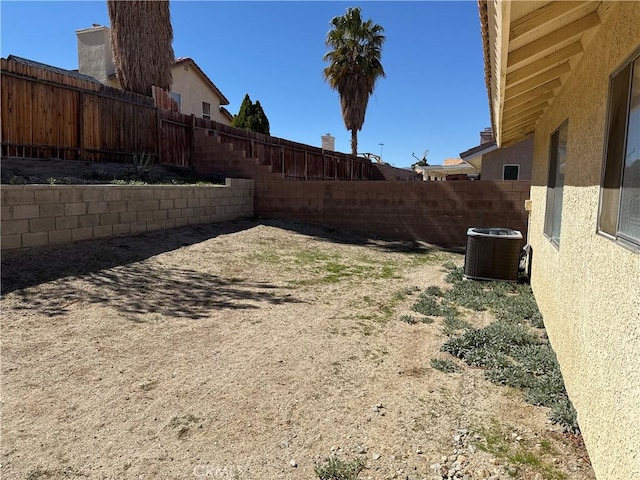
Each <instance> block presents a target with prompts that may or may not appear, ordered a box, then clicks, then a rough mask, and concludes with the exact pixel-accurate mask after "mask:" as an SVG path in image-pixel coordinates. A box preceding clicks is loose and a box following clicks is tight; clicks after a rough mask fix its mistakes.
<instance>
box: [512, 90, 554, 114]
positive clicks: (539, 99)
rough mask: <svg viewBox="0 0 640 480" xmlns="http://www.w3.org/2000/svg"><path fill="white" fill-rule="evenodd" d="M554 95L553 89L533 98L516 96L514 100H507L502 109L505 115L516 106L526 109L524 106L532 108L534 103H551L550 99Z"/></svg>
mask: <svg viewBox="0 0 640 480" xmlns="http://www.w3.org/2000/svg"><path fill="white" fill-rule="evenodd" d="M553 97H554V95H553V91H547V92H543V93H540V94H538V95H537V96H535V97H531V98H526V97H524V96H520V97H516V98H514V99H512V100H507V101H506V102H505V103H504V108H503V109H502V111H503V112H504V114H505V115H507V112H509V111H510V110H513V109H514V108H523V109H524V108H530V107H532V106H534V105H541V104H543V103H544V104H546V103H549V100H551V99H553Z"/></svg>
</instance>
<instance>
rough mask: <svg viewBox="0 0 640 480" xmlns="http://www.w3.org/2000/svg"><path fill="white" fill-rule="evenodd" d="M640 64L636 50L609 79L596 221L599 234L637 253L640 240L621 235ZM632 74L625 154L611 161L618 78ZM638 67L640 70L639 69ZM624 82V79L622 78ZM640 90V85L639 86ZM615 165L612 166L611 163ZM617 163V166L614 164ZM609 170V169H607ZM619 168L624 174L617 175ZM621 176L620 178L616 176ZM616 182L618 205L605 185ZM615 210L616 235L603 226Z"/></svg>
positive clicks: (637, 50)
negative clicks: (607, 212)
mask: <svg viewBox="0 0 640 480" xmlns="http://www.w3.org/2000/svg"><path fill="white" fill-rule="evenodd" d="M638 61H640V48H638V49H636V50H635V51H634V52H633V53H632V54H631V55H629V56H628V57H627V58H626V59H625V60H624V61H623V62H622V63H621V64H620V66H619V67H618V68H616V69H615V70H614V71H613V73H611V75H610V76H609V86H608V95H607V117H606V123H605V135H604V142H603V153H602V169H601V174H600V189H599V197H598V215H597V220H596V233H597V234H598V235H601V236H603V237H605V238H608V239H610V240H612V241H613V242H615V243H617V244H619V245H621V246H622V247H624V248H626V249H628V250H631V251H632V252H635V253H640V238H639V239H637V240H635V239H633V240H632V239H630V238H628V236H627V235H625V234H624V233H622V236H621V232H620V216H621V210H622V208H621V207H622V188H623V178H624V170H625V154H626V149H627V142H628V139H629V119H630V107H631V100H632V98H631V96H632V93H633V80H634V78H633V74H634V65H633V64H634V63H635V62H638ZM627 68H629V72H628V85H627V91H626V106H625V114H624V135H623V137H622V141H623V145H622V150H621V152H616V153H619V156H618V158H611V159H610V158H609V156H610V153H611V151H612V150H613V149H614V148H615V147H613V146H612V145H611V140H612V139H611V135H612V127H613V126H614V122H615V120H616V119H614V118H613V117H614V113H615V112H614V103H615V97H616V94H619V92H617V91H614V84H615V83H616V80H618V77H619V76H620V75H621V74H622V73H623V72H624V71H625V70H626V69H627ZM636 68H638V67H636ZM622 81H624V78H622ZM639 87H640V86H639ZM610 162H611V163H610ZM612 163H614V165H612ZM607 167H609V168H607ZM617 169H619V170H620V172H617ZM611 171H613V174H614V177H616V176H617V178H613V179H609V178H608V177H609V175H608V172H611ZM615 174H617V175H615ZM611 181H614V182H615V185H616V186H615V187H614V188H613V189H614V190H616V192H617V194H616V195H615V197H616V198H615V202H613V203H612V202H611V199H605V190H606V189H605V185H606V184H607V183H608V182H611ZM606 207H608V208H612V207H614V208H615V209H616V212H615V218H616V219H615V229H613V230H615V233H611V231H608V230H607V229H609V228H610V227H603V225H602V224H603V223H604V221H603V219H602V216H603V215H604V213H603V209H604V208H606Z"/></svg>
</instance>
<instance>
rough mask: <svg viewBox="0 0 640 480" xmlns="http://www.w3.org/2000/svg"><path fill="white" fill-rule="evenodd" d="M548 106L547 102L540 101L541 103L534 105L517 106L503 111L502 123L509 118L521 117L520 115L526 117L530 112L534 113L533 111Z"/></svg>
mask: <svg viewBox="0 0 640 480" xmlns="http://www.w3.org/2000/svg"><path fill="white" fill-rule="evenodd" d="M548 106H549V104H548V103H547V102H542V103H537V104H535V105H532V106H531V107H529V108H522V109H520V108H518V109H515V110H510V111H509V113H505V114H504V115H503V118H504V121H503V122H502V123H503V125H505V124H507V123H508V122H509V121H511V119H514V118H522V117H526V116H528V115H529V114H530V113H535V112H539V111H543V112H544V110H545V109H546V108H547V107H548Z"/></svg>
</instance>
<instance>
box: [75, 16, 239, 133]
mask: <svg viewBox="0 0 640 480" xmlns="http://www.w3.org/2000/svg"><path fill="white" fill-rule="evenodd" d="M76 36H77V39H78V71H79V72H80V73H82V74H85V75H89V76H91V77H93V78H95V79H97V80H98V81H99V82H101V83H103V84H105V85H109V86H110V87H115V88H120V83H119V82H118V79H117V78H116V74H115V71H116V68H115V65H114V64H113V53H112V51H111V40H110V36H111V30H110V28H109V27H105V26H103V25H94V26H92V27H90V28H84V29H80V30H76ZM171 73H172V76H173V84H172V86H171V92H170V95H171V98H173V99H174V100H175V101H176V103H177V104H178V108H179V110H180V112H181V113H185V114H187V115H195V116H196V117H200V118H206V119H208V120H215V121H216V122H220V123H224V124H225V125H231V121H232V120H233V116H232V115H231V114H230V113H229V112H228V111H227V109H226V108H224V106H225V105H229V100H227V98H226V97H225V96H224V95H223V94H222V92H221V91H220V89H219V88H218V87H217V86H216V85H215V84H214V83H213V82H212V81H211V79H210V78H209V77H208V76H207V75H206V74H205V73H204V72H203V71H202V69H201V68H200V67H199V66H198V64H197V63H196V62H195V61H194V60H193V59H192V58H189V57H181V58H177V59H176V62H175V65H174V66H173V70H172V72H171Z"/></svg>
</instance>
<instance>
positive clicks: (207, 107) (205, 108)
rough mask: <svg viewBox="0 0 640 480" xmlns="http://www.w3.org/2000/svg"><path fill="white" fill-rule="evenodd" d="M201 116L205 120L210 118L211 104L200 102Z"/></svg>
mask: <svg viewBox="0 0 640 480" xmlns="http://www.w3.org/2000/svg"><path fill="white" fill-rule="evenodd" d="M202 118H204V119H205V120H211V104H210V103H207V102H202Z"/></svg>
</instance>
